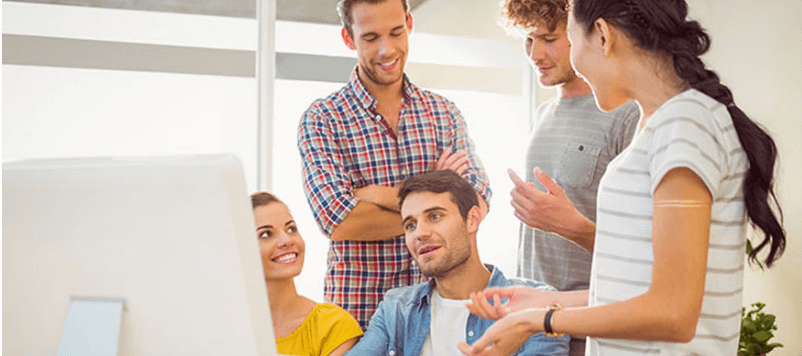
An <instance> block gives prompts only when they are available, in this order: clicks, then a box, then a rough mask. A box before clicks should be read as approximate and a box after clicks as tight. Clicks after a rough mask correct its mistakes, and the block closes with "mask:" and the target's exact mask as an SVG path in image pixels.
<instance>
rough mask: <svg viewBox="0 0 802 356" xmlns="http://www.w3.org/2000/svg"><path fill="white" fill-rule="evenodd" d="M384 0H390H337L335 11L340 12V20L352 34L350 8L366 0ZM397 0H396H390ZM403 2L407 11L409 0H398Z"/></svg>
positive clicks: (376, 0)
mask: <svg viewBox="0 0 802 356" xmlns="http://www.w3.org/2000/svg"><path fill="white" fill-rule="evenodd" d="M385 1H391V0H337V13H338V14H340V22H342V24H343V27H345V30H346V31H348V34H349V35H351V36H353V35H354V32H353V31H352V30H351V24H353V23H354V18H353V16H352V15H351V8H352V7H353V6H354V5H356V4H359V3H363V2H366V3H368V4H381V3H383V2H385ZM392 1H398V0H392ZM400 1H401V3H402V4H404V13H405V14H406V13H409V0H400Z"/></svg>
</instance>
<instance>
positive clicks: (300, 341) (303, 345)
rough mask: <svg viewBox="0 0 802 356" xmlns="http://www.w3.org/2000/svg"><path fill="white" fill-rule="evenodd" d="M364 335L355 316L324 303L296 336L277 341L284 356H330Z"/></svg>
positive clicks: (313, 312) (295, 332)
mask: <svg viewBox="0 0 802 356" xmlns="http://www.w3.org/2000/svg"><path fill="white" fill-rule="evenodd" d="M362 334H363V332H362V329H361V328H360V327H359V323H357V322H356V319H354V317H353V316H351V314H348V312H347V311H345V310H344V309H343V308H340V307H339V306H336V305H334V304H329V303H323V304H318V305H316V306H315V308H314V309H312V311H311V312H310V313H309V315H307V316H306V319H304V321H303V323H301V326H299V327H298V329H295V331H293V332H292V334H290V335H287V336H285V337H282V338H280V339H276V346H277V348H278V353H280V354H283V355H299V356H307V355H310V356H312V355H314V356H319V355H320V356H326V355H328V354H330V353H331V352H332V351H334V349H336V348H337V347H338V346H340V345H342V343H344V342H346V341H348V340H350V339H352V338H355V337H357V336H362Z"/></svg>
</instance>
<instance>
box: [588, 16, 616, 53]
mask: <svg viewBox="0 0 802 356" xmlns="http://www.w3.org/2000/svg"><path fill="white" fill-rule="evenodd" d="M593 27H594V29H595V31H594V32H596V33H594V34H593V35H594V36H598V38H595V39H594V41H597V42H596V43H597V44H598V45H599V46H600V48H601V50H602V53H604V56H605V57H607V56H609V55H610V53H611V52H612V50H613V44H614V43H615V34H614V33H613V29H612V26H610V24H609V23H608V22H607V21H606V20H605V19H602V18H599V19H597V20H596V21H595V22H594V23H593Z"/></svg>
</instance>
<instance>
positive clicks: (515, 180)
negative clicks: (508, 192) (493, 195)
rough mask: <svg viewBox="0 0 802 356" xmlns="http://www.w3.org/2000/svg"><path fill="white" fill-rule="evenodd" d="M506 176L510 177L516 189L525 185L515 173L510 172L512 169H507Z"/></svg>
mask: <svg viewBox="0 0 802 356" xmlns="http://www.w3.org/2000/svg"><path fill="white" fill-rule="evenodd" d="M507 174H508V175H509V176H510V179H511V180H512V182H513V183H515V186H516V187H517V186H519V185H523V184H524V183H526V182H524V181H523V179H521V177H519V176H518V174H516V173H515V171H513V170H512V168H507Z"/></svg>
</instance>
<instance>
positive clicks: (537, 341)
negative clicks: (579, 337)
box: [516, 333, 571, 356]
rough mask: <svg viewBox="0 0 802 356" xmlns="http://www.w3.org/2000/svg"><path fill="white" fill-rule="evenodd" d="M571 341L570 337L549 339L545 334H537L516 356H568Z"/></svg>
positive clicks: (527, 341)
mask: <svg viewBox="0 0 802 356" xmlns="http://www.w3.org/2000/svg"><path fill="white" fill-rule="evenodd" d="M570 340H571V337H570V336H569V335H564V336H561V337H548V336H546V335H545V334H543V333H537V334H535V335H534V336H532V337H530V338H529V340H526V343H524V345H523V346H521V348H520V349H519V350H518V352H517V353H516V355H537V356H568V342H569V341H570Z"/></svg>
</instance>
